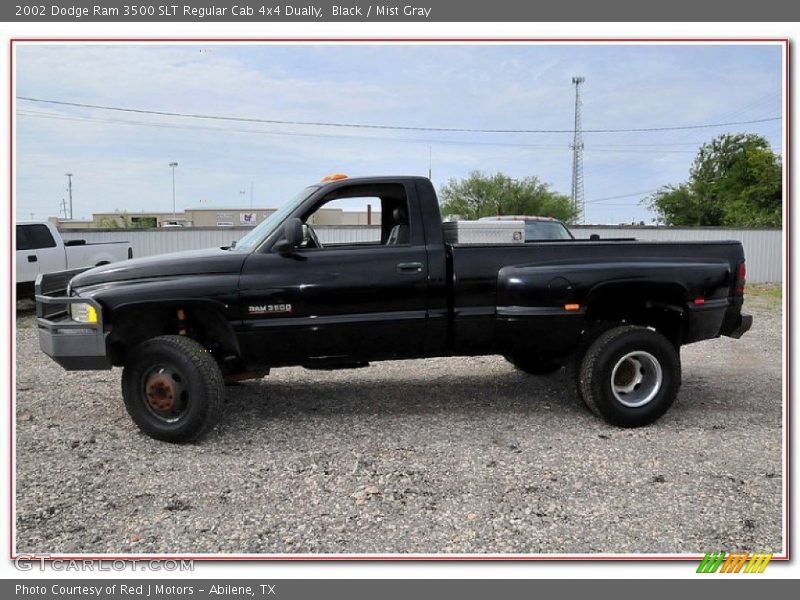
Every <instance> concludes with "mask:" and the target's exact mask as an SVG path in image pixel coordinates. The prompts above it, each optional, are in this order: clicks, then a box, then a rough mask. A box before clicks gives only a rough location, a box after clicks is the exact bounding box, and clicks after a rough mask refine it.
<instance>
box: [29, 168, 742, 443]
mask: <svg viewBox="0 0 800 600" xmlns="http://www.w3.org/2000/svg"><path fill="white" fill-rule="evenodd" d="M326 179H328V180H327V181H326V180H323V183H321V184H319V185H313V186H311V187H308V188H306V189H305V190H303V191H302V192H301V193H300V194H298V195H297V196H296V197H295V198H294V199H292V200H290V201H288V202H286V203H285V204H284V205H283V206H282V207H281V208H280V209H278V210H277V211H276V212H275V213H273V214H272V215H271V216H270V217H268V218H267V219H266V220H265V221H263V222H262V223H261V224H260V225H258V226H257V227H256V228H255V229H253V230H252V231H251V232H250V233H248V234H247V235H245V236H244V237H243V238H242V239H241V240H240V241H239V242H238V243H237V244H235V245H234V246H232V247H224V248H214V249H209V250H203V251H190V252H183V253H178V254H169V255H162V256H155V257H149V258H142V259H136V260H132V261H126V262H123V263H118V264H112V265H107V266H103V267H98V268H93V269H90V270H87V271H84V272H81V273H79V274H76V273H74V272H64V273H61V274H58V275H45V276H40V277H39V279H38V280H37V290H36V294H37V296H36V297H37V316H38V329H39V340H40V344H41V348H42V350H43V351H44V352H45V353H46V354H48V355H49V356H51V357H52V358H53V359H54V360H55V361H57V362H58V363H59V364H60V365H61V366H62V367H64V368H65V369H68V370H79V369H109V368H111V367H112V366H123V367H124V370H123V374H122V395H123V398H124V401H125V406H126V407H127V410H128V412H129V414H130V416H131V418H132V419H133V420H134V421H135V422H136V424H137V425H138V426H139V428H141V430H142V431H144V432H145V433H147V434H148V435H150V436H152V437H154V438H157V439H160V440H166V441H171V442H182V441H189V440H193V439H196V438H198V437H199V436H201V435H202V434H203V433H205V432H207V431H208V430H209V429H210V428H212V427H213V426H214V425H215V423H217V422H218V420H219V418H220V416H221V412H222V406H223V396H224V390H225V383H226V382H228V381H236V380H239V379H247V378H255V377H263V376H264V375H266V374H267V373H268V372H269V369H270V368H271V367H281V366H290V365H302V366H304V367H307V368H311V369H314V368H318V369H334V368H351V367H360V366H365V365H366V364H367V363H368V361H374V360H386V359H412V358H423V357H433V356H456V355H458V356H472V355H486V354H502V355H504V356H505V357H506V358H507V359H508V360H509V361H510V362H511V363H513V364H514V365H515V366H516V367H518V368H519V369H521V370H523V371H525V372H527V373H531V374H533V375H545V374H548V373H551V372H553V371H555V370H557V369H558V368H560V367H561V366H564V365H566V366H570V367H571V368H570V370H571V371H572V372H573V376H574V378H575V380H576V382H577V389H578V393H579V394H580V395H581V396H582V398H583V400H584V401H585V403H586V405H587V406H588V407H589V408H590V409H591V410H592V411H593V412H595V413H596V414H598V415H599V416H601V417H603V418H604V419H606V420H607V421H608V422H610V423H612V424H615V425H619V426H623V427H637V426H641V425H646V424H648V423H651V422H653V421H655V420H656V419H658V418H659V417H660V416H661V415H663V414H664V413H665V412H666V410H667V409H668V408H669V407H670V405H671V404H672V402H673V400H674V399H675V396H676V394H677V392H678V387H679V386H680V380H681V364H680V347H681V346H682V345H683V344H689V343H692V342H696V341H699V340H705V339H709V338H714V337H717V336H720V335H726V336H730V337H735V338H738V337H740V336H741V335H743V334H744V333H745V332H746V331H747V330H748V329H749V328H750V326H751V323H752V318H751V317H750V316H748V315H743V314H742V313H741V307H742V301H743V296H744V285H745V266H744V254H743V251H742V246H741V244H740V243H739V242H733V241H732V242H697V243H685V242H681V243H651V242H636V241H630V240H625V241H615V240H572V239H566V240H548V241H541V242H539V241H537V242H533V243H516V244H512V243H508V244H493V245H487V244H476V245H465V244H446V243H445V242H444V239H443V232H442V229H443V227H442V221H441V217H440V214H439V204H438V201H437V198H436V193H435V191H434V188H433V185H432V184H431V182H430V181H429V180H427V179H425V178H421V177H370V178H358V179H347V178H344V176H341V177H339V176H336V177H333V178H326ZM346 198H360V199H364V198H370V199H372V200H371V201H373V202H375V203H376V205H379V206H380V215H381V218H380V223H381V235H380V239H379V240H375V241H373V242H359V243H346V244H325V245H323V244H321V243H320V241H319V238H318V236H317V235H316V233H315V232H314V228H313V222H314V219H313V218H312V217H313V215H314V213H315V212H316V211H318V210H319V209H320V208H322V207H324V206H325V205H326V204H327V203H328V202H331V201H333V200H338V199H346Z"/></svg>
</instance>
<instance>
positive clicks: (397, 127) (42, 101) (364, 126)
mask: <svg viewBox="0 0 800 600" xmlns="http://www.w3.org/2000/svg"><path fill="white" fill-rule="evenodd" d="M16 98H17V100H23V101H25V102H37V103H40V104H54V105H58V106H72V107H76V108H88V109H92V110H106V111H115V112H125V113H136V114H145V115H158V116H162V117H180V118H184V119H205V120H212V121H235V122H240V123H264V124H269V125H301V126H310V127H339V128H352V129H382V130H383V129H389V130H395V131H439V132H448V133H574V129H476V128H470V127H417V126H408V125H378V124H374V123H338V122H333V121H293V120H284V119H263V118H257V117H234V116H225V115H208V114H202V113H183V112H172V111H165V110H148V109H143V108H127V107H121V106H105V105H101V104H87V103H83V102H67V101H65V100H49V99H44V98H32V97H30V96H17V97H16ZM780 119H781V117H769V118H765V119H751V120H749V121H730V122H727V123H702V124H696V125H678V126H670V127H631V128H619V129H584V130H583V132H584V133H632V132H658V131H682V130H690V129H710V128H714V127H729V126H731V125H750V124H754V123H765V122H767V121H778V120H780Z"/></svg>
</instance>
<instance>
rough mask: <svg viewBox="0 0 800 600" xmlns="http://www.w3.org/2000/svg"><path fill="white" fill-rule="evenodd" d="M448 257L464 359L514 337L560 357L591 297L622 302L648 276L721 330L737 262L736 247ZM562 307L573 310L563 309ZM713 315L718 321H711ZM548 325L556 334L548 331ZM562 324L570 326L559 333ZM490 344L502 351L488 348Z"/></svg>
mask: <svg viewBox="0 0 800 600" xmlns="http://www.w3.org/2000/svg"><path fill="white" fill-rule="evenodd" d="M447 257H448V259H447V268H448V282H449V285H450V289H449V290H448V296H449V298H450V299H451V305H450V306H451V307H452V309H451V311H452V315H451V322H452V328H453V332H452V340H453V341H452V343H453V346H454V349H455V350H456V351H457V352H459V353H464V354H478V353H481V352H486V351H487V350H488V349H493V350H498V351H502V345H503V343H504V340H505V341H506V342H509V341H510V340H509V338H510V337H519V336H540V338H541V339H542V340H543V343H545V342H546V343H547V344H551V345H555V346H558V347H563V351H564V352H565V353H566V352H568V351H569V350H570V349H571V348H572V346H573V345H574V343H575V341H576V340H577V338H578V336H579V334H580V331H581V327H582V326H583V323H584V321H585V320H586V313H585V308H584V307H585V306H586V305H588V304H589V302H590V301H591V300H592V299H593V297H594V296H596V295H597V293H599V292H600V291H601V290H603V291H604V293H606V294H611V295H612V296H613V295H614V293H615V292H614V290H615V288H616V289H617V290H618V293H619V294H620V297H619V302H621V303H622V302H624V301H625V299H626V297H625V295H626V294H627V295H630V294H633V293H635V292H634V290H632V289H631V286H632V285H637V286H639V287H640V288H641V287H646V286H647V285H648V283H649V280H650V277H653V279H654V280H655V278H657V279H658V281H659V284H661V285H663V284H664V283H666V284H668V285H669V284H671V285H673V286H674V287H675V291H676V297H677V296H678V295H682V296H686V297H691V298H694V297H698V298H700V297H702V299H703V301H704V304H703V305H697V308H696V309H692V308H690V309H688V310H700V306H702V307H703V310H704V311H705V313H706V314H705V316H706V319H704V320H705V321H706V322H707V323H706V325H705V327H706V328H709V327H710V328H712V329H713V328H715V327H716V328H717V330H720V329H721V328H722V324H723V321H724V320H725V317H726V312H727V311H728V309H729V307H730V306H731V302H733V300H732V298H731V297H732V296H733V285H734V280H735V273H736V269H737V266H738V264H739V263H740V262H741V261H743V259H744V255H743V252H742V247H741V244H740V243H739V242H737V241H723V242H720V241H709V242H693V243H686V242H639V241H611V240H599V241H598V240H566V241H547V242H532V243H526V244H448V245H447ZM698 257H702V258H701V259H698ZM679 293H682V294H679ZM709 295H710V296H709ZM568 304H569V305H577V307H575V306H571V307H570V308H571V309H572V310H566V309H565V306H566V305H568ZM681 304H682V302H681ZM706 305H708V308H705V306H706ZM680 308H681V310H684V309H686V307H684V306H681V307H680ZM714 309H716V312H717V314H716V315H711V312H712V311H713V310H714ZM732 312H733V311H732ZM709 316H713V317H714V318H713V319H708V318H707V317H709ZM555 318H557V319H558V322H559V326H558V327H553V326H552V325H553V319H555ZM569 321H573V322H574V327H572V328H570V327H566V328H565V327H564V323H565V322H569ZM496 328H500V329H501V330H500V331H498V330H496ZM553 331H557V332H558V335H557V336H554V335H553V334H552V332H553ZM701 333H705V332H694V333H691V334H690V335H688V336H685V338H684V339H683V340H682V342H683V343H688V342H689V341H694V340H693V339H692V336H698V335H700V334H701ZM722 333H724V331H722ZM716 335H719V332H716V333H715V334H714V335H713V336H711V337H715V336H716ZM699 339H702V337H700V338H699ZM492 340H495V341H496V344H497V343H499V344H500V346H501V347H500V348H497V347H493V348H487V346H492ZM496 344H495V345H496Z"/></svg>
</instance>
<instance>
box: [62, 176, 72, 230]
mask: <svg viewBox="0 0 800 600" xmlns="http://www.w3.org/2000/svg"><path fill="white" fill-rule="evenodd" d="M65 175H66V176H67V181H68V183H67V189H68V190H69V218H70V221H71V220H72V173H65ZM64 216H65V217H66V211H65V213H64Z"/></svg>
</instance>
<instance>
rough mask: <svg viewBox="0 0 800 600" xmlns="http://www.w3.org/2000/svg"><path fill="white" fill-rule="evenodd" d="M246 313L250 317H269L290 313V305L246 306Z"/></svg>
mask: <svg viewBox="0 0 800 600" xmlns="http://www.w3.org/2000/svg"><path fill="white" fill-rule="evenodd" d="M247 312H248V313H249V314H251V315H269V314H281V313H290V312H292V305H291V304H257V305H255V306H248V307H247Z"/></svg>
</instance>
